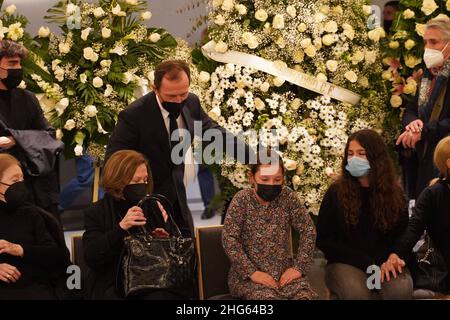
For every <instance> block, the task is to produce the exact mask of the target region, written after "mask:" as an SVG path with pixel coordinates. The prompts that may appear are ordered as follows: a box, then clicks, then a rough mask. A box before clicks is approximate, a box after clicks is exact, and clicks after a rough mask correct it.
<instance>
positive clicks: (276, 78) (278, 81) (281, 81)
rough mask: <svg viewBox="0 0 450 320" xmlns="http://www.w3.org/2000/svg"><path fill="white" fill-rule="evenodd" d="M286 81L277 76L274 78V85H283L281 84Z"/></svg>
mask: <svg viewBox="0 0 450 320" xmlns="http://www.w3.org/2000/svg"><path fill="white" fill-rule="evenodd" d="M284 82H285V80H284V79H282V78H279V77H275V78H274V79H273V85H274V86H275V87H281V86H282V85H283V84H284Z"/></svg>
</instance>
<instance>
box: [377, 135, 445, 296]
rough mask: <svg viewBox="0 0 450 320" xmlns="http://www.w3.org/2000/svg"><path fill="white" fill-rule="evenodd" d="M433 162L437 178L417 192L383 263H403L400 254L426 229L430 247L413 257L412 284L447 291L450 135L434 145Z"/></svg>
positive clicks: (409, 249)
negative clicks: (406, 220)
mask: <svg viewBox="0 0 450 320" xmlns="http://www.w3.org/2000/svg"><path fill="white" fill-rule="evenodd" d="M434 163H435V165H436V167H437V168H438V169H439V172H440V178H438V179H435V180H433V181H432V182H431V184H430V186H429V187H428V188H426V189H425V190H424V191H422V193H421V194H420V196H419V198H418V199H417V202H416V206H415V208H414V213H413V215H412V217H411V219H410V221H409V224H408V228H407V229H406V231H405V232H404V233H403V235H402V236H401V237H400V238H399V240H398V241H397V244H396V246H395V250H394V252H393V253H392V254H391V255H390V256H389V258H388V260H387V261H386V263H389V264H391V265H392V266H393V267H394V268H396V269H400V268H402V267H404V266H405V265H406V262H405V261H404V260H403V259H401V258H404V257H405V256H406V255H408V254H409V253H410V252H411V251H412V249H413V247H414V245H415V244H416V243H417V241H418V240H419V239H420V237H421V236H422V235H423V233H424V231H425V230H426V231H427V234H428V237H429V239H430V240H431V241H432V246H431V245H430V249H433V250H427V251H428V253H426V254H425V257H423V259H422V261H416V262H415V263H414V264H415V265H414V266H413V267H412V268H411V269H412V275H413V278H414V285H415V287H421V288H424V289H430V290H433V291H438V292H440V293H445V292H449V291H450V276H449V275H448V272H449V270H450V136H447V137H446V138H444V139H442V140H441V141H440V142H439V143H438V145H437V146H436V149H435V152H434ZM430 258H431V259H430ZM425 260H426V261H428V262H429V263H427V262H426V261H425ZM423 262H425V264H423ZM414 271H416V272H414ZM424 277H426V278H428V280H427V279H424Z"/></svg>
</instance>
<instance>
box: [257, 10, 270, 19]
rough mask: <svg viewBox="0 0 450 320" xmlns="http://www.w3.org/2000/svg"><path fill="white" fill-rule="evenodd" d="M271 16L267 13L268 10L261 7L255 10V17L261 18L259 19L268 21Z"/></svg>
mask: <svg viewBox="0 0 450 320" xmlns="http://www.w3.org/2000/svg"><path fill="white" fill-rule="evenodd" d="M268 17H269V15H268V14H267V12H266V11H265V10H263V9H259V10H257V11H256V12H255V19H256V20H259V21H262V22H264V21H266V20H267V18H268Z"/></svg>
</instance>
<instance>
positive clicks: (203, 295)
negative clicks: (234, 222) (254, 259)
mask: <svg viewBox="0 0 450 320" xmlns="http://www.w3.org/2000/svg"><path fill="white" fill-rule="evenodd" d="M222 228H223V226H221V225H220V226H208V227H199V228H197V229H196V238H197V254H198V261H199V264H198V272H199V275H198V281H199V284H198V287H199V293H200V299H201V300H204V299H208V298H211V297H214V296H218V295H223V294H228V293H229V289H228V270H229V269H230V262H229V260H228V257H227V255H226V254H225V251H224V249H223V247H222Z"/></svg>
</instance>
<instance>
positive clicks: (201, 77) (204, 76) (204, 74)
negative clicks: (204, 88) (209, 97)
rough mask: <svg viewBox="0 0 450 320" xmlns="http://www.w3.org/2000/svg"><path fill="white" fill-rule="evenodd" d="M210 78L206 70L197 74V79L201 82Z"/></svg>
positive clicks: (205, 81)
mask: <svg viewBox="0 0 450 320" xmlns="http://www.w3.org/2000/svg"><path fill="white" fill-rule="evenodd" d="M209 79H211V76H210V74H209V73H208V72H206V71H202V72H200V75H199V76H198V81H200V82H201V83H207V82H208V81H209Z"/></svg>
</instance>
